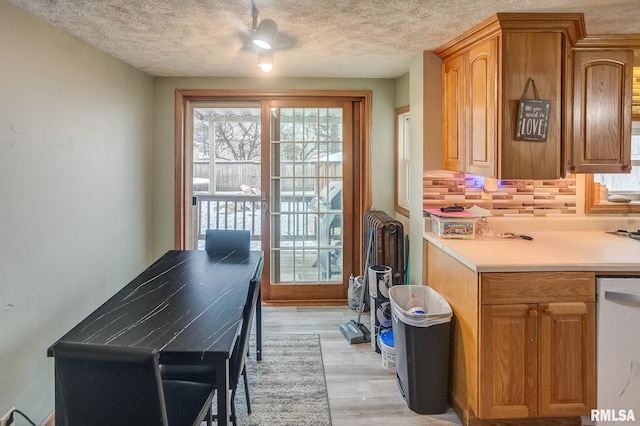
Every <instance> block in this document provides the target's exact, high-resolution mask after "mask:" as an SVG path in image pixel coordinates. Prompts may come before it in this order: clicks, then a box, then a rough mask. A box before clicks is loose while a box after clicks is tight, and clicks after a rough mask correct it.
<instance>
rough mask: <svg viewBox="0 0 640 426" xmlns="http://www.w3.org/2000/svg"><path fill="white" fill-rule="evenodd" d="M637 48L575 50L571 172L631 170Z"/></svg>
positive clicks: (627, 171) (626, 171) (620, 171)
mask: <svg viewBox="0 0 640 426" xmlns="http://www.w3.org/2000/svg"><path fill="white" fill-rule="evenodd" d="M632 74H633V51H631V50H577V51H576V52H574V76H573V78H574V89H573V91H574V108H573V141H572V145H571V146H572V149H573V152H572V156H571V158H572V164H570V171H571V172H572V173H629V171H630V170H631V88H632Z"/></svg>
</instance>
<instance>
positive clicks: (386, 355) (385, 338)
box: [378, 329, 396, 373]
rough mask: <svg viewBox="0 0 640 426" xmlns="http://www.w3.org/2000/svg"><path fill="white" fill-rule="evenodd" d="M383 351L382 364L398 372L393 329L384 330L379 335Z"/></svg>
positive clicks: (381, 350) (393, 371)
mask: <svg viewBox="0 0 640 426" xmlns="http://www.w3.org/2000/svg"><path fill="white" fill-rule="evenodd" d="M378 344H379V345H380V352H381V353H382V366H383V367H384V368H385V370H388V371H390V372H392V373H395V372H396V351H395V348H394V344H393V330H392V329H388V330H383V331H382V332H381V333H380V335H379V336H378Z"/></svg>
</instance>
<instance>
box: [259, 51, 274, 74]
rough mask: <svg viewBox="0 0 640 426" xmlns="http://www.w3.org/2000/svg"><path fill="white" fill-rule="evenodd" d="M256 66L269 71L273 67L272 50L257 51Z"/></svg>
mask: <svg viewBox="0 0 640 426" xmlns="http://www.w3.org/2000/svg"><path fill="white" fill-rule="evenodd" d="M258 66H259V67H260V69H261V70H262V71H264V72H269V71H271V70H272V69H273V51H272V50H266V51H264V52H260V53H258Z"/></svg>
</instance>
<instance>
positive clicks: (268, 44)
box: [252, 19, 278, 50]
mask: <svg viewBox="0 0 640 426" xmlns="http://www.w3.org/2000/svg"><path fill="white" fill-rule="evenodd" d="M277 34H278V24H276V22H275V21H274V20H272V19H263V20H262V21H260V24H259V25H258V28H256V30H255V31H254V32H253V37H252V40H253V44H255V45H256V46H258V47H259V48H261V49H267V50H270V49H272V48H273V43H274V42H275V40H276V35H277Z"/></svg>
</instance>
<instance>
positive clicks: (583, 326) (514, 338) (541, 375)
mask: <svg viewBox="0 0 640 426" xmlns="http://www.w3.org/2000/svg"><path fill="white" fill-rule="evenodd" d="M480 330H481V337H480V374H481V379H480V383H481V384H482V386H481V388H480V389H479V392H480V394H479V409H478V417H480V418H490V419H501V418H518V417H520V418H527V417H554V416H568V415H574V416H580V415H586V414H588V413H589V410H590V408H591V407H592V405H591V404H593V403H595V398H594V397H595V392H594V391H593V390H594V389H595V388H594V386H593V383H595V339H591V338H589V337H588V336H591V335H593V336H595V304H594V302H564V303H543V304H507V305H483V306H482V307H481V313H480ZM590 383H592V384H591V385H590Z"/></svg>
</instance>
